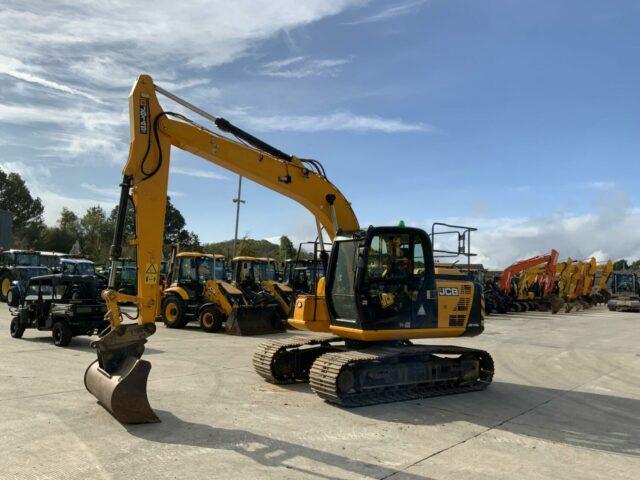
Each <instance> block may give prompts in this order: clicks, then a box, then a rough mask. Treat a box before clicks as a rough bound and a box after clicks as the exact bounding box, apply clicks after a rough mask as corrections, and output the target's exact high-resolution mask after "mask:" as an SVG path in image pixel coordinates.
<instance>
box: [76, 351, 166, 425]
mask: <svg viewBox="0 0 640 480" xmlns="http://www.w3.org/2000/svg"><path fill="white" fill-rule="evenodd" d="M150 370H151V363H149V362H147V361H146V360H141V359H140V358H136V357H135V356H128V357H126V358H125V359H124V360H123V361H122V363H121V365H120V367H119V368H118V369H117V370H116V371H114V372H113V373H111V374H109V373H107V372H106V371H104V370H103V369H102V368H100V366H99V362H98V360H96V361H95V362H93V363H92V364H91V365H89V368H87V370H86V372H85V374H84V385H85V387H87V390H89V392H91V393H92V394H93V396H94V397H96V398H97V399H98V401H99V402H100V404H101V405H102V406H103V407H104V408H106V409H107V410H108V411H109V412H111V414H112V415H113V416H114V417H115V418H116V420H118V421H119V422H120V423H156V422H159V421H160V419H159V418H158V417H157V415H156V414H155V413H154V411H153V409H152V408H151V405H149V399H148V398H147V378H148V377H149V371H150Z"/></svg>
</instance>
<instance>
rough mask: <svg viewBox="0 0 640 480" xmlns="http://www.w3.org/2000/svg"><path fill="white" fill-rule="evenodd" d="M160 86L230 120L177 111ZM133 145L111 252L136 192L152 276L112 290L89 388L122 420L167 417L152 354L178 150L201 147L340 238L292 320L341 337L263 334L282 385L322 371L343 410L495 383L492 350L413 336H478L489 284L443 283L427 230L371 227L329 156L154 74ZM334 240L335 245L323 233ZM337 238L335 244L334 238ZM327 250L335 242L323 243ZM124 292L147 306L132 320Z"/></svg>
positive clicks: (145, 85) (141, 95) (133, 114)
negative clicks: (301, 150)
mask: <svg viewBox="0 0 640 480" xmlns="http://www.w3.org/2000/svg"><path fill="white" fill-rule="evenodd" d="M157 93H160V94H162V95H164V96H166V97H168V98H170V99H171V100H173V101H175V102H177V103H179V104H180V105H182V106H183V107H184V108H186V109H188V110H191V111H193V112H195V113H197V114H198V115H200V116H202V117H204V118H205V119H207V120H209V121H211V122H212V123H213V124H214V125H215V126H216V127H217V128H218V129H219V130H221V131H223V132H227V133H230V134H232V135H234V136H236V137H237V138H238V139H239V140H240V141H234V140H231V139H230V138H227V137H225V136H222V135H220V134H218V133H214V132H213V131H211V130H210V129H209V128H206V127H204V126H202V125H199V124H197V123H195V122H194V121H193V120H191V119H189V118H187V117H186V116H184V115H183V114H179V113H174V112H170V111H165V110H163V109H162V107H161V106H160V103H159V102H158V98H157ZM129 114H130V126H131V128H130V133H131V146H130V150H129V159H128V161H127V163H126V165H125V167H124V171H123V180H122V184H121V190H120V201H119V208H118V217H117V219H116V223H115V229H114V241H113V245H112V248H111V258H112V259H117V258H119V257H120V255H121V250H122V239H123V234H124V226H125V218H126V213H127V206H128V203H129V197H131V200H132V202H133V205H134V207H135V208H134V214H135V220H136V222H135V225H136V234H135V239H134V240H133V243H134V244H135V246H136V249H135V251H136V257H137V265H138V284H137V291H136V293H135V295H127V294H124V293H121V292H118V291H116V290H115V289H114V288H113V278H112V277H110V278H109V287H108V288H107V289H106V290H105V291H104V292H103V294H102V296H103V298H104V299H105V301H106V304H107V308H108V313H107V319H108V320H109V322H110V328H109V330H108V331H107V332H105V333H104V334H103V335H102V336H101V337H100V338H99V339H98V340H97V341H95V342H93V343H92V346H93V347H94V348H95V349H96V353H97V357H98V358H97V360H96V361H95V362H94V363H92V364H91V365H90V366H89V367H88V369H87V371H86V373H85V385H86V387H87V389H88V391H89V392H91V393H92V394H93V395H94V396H95V397H96V398H98V400H99V401H100V403H101V404H102V405H103V406H104V407H105V408H106V409H107V410H108V411H109V412H111V413H112V414H113V415H114V417H115V418H116V419H118V420H119V421H120V422H122V423H145V422H156V421H159V419H158V417H157V416H156V415H155V413H154V411H153V410H152V409H151V406H150V405H149V401H148V398H147V392H146V384H147V378H148V375H149V371H150V369H151V364H150V363H149V362H148V361H146V360H143V359H142V358H141V357H142V355H143V352H144V345H145V343H146V342H147V339H148V338H149V336H151V335H152V334H153V333H154V332H155V329H156V327H155V321H156V312H157V310H158V305H159V303H160V302H161V298H162V292H161V288H160V284H159V276H158V270H159V268H160V262H161V260H162V238H163V229H164V216H165V205H166V196H167V183H168V174H169V156H170V150H171V146H172V145H173V146H175V147H178V148H181V149H183V150H186V151H189V152H191V153H193V154H195V155H197V156H200V157H202V158H204V159H206V160H208V161H210V162H212V163H214V164H216V165H218V166H221V167H223V168H226V169H228V170H230V171H232V172H234V173H236V174H239V175H242V176H243V177H245V178H246V179H248V180H252V181H254V182H256V183H258V184H261V185H263V186H265V187H267V188H269V189H271V190H273V191H275V192H278V193H281V194H282V195H285V196H287V197H289V198H291V199H293V200H294V201H296V202H298V203H299V204H301V205H302V206H304V207H306V208H307V209H308V210H309V211H310V212H311V213H312V214H313V215H314V216H315V218H316V225H317V230H318V233H319V237H320V239H322V235H323V232H324V234H326V235H327V236H328V237H329V239H331V240H333V243H332V247H331V253H330V255H329V260H328V269H327V274H326V277H325V278H324V279H321V280H320V281H319V282H318V288H317V290H316V292H314V294H313V295H306V296H299V297H298V298H297V299H296V300H295V310H294V314H293V318H292V319H290V323H291V324H292V325H293V326H294V327H296V328H300V329H304V330H310V331H313V332H322V333H329V334H330V335H329V336H328V335H326V334H324V335H320V336H316V335H307V336H304V337H294V338H288V339H282V340H271V341H269V342H267V343H264V344H262V345H261V346H260V347H259V348H258V350H257V351H256V353H255V354H254V367H255V369H256V371H257V372H258V373H259V374H260V375H261V376H262V377H264V378H265V379H267V380H269V381H271V382H274V383H288V382H296V381H308V382H310V383H311V387H312V389H313V391H315V392H316V393H317V394H318V395H319V396H320V397H321V398H324V399H326V400H328V401H329V402H333V403H336V404H339V405H343V406H349V407H352V406H359V405H369V404H375V403H380V402H389V401H395V400H405V399H411V398H422V397H431V396H434V395H444V394H453V393H463V392H473V391H478V390H483V389H485V388H486V387H487V386H488V385H489V384H490V383H491V381H492V378H493V374H494V367H493V360H492V359H491V356H490V355H489V353H487V352H485V351H483V350H478V349H473V348H468V347H459V346H447V345H441V344H439V345H424V344H413V343H411V341H410V339H413V338H444V337H458V336H475V335H479V334H480V333H482V331H483V329H484V314H483V311H482V292H481V291H480V289H478V288H476V286H475V284H474V283H473V282H471V281H468V280H465V279H464V277H462V278H461V277H460V276H458V275H450V276H448V277H440V278H438V280H437V281H436V275H435V269H434V261H433V252H432V246H431V241H430V239H429V236H428V235H427V234H426V232H425V231H424V230H421V229H418V228H411V227H404V226H397V227H396V226H392V227H373V226H370V227H368V228H367V229H364V230H363V229H361V228H360V225H359V223H358V220H357V218H356V216H355V214H354V212H353V210H352V209H351V205H350V203H349V202H348V201H347V199H346V198H345V197H344V195H343V194H342V193H341V192H340V190H338V189H337V188H336V187H335V186H334V185H333V184H332V183H331V182H330V181H329V180H328V179H327V176H326V173H325V170H324V168H323V166H322V164H320V163H319V162H317V161H316V160H311V159H302V158H298V157H295V156H291V155H288V154H286V153H284V152H282V151H280V150H278V149H276V148H274V147H272V146H270V145H268V144H266V143H265V142H263V141H262V140H259V139H257V138H256V137H254V136H253V135H251V134H249V133H247V132H245V131H243V130H241V129H240V128H238V127H236V126H234V125H232V124H231V123H230V122H228V121H227V120H225V119H223V118H216V117H214V116H212V115H210V114H208V113H206V112H204V111H202V110H201V109H199V108H197V107H195V106H193V105H191V104H190V103H188V102H186V101H185V100H183V99H181V98H179V97H177V96H175V95H174V94H172V93H171V92H168V91H167V90H164V89H162V88H161V87H159V86H157V85H154V83H153V81H152V79H151V77H149V76H147V75H142V76H140V77H139V78H138V80H137V81H136V83H135V85H134V87H133V90H132V91H131V94H130V96H129ZM320 243H321V245H324V243H323V242H322V241H321V242H320ZM321 248H323V247H321ZM323 250H324V248H323ZM123 302H132V303H134V304H135V305H136V306H137V308H138V315H137V317H135V322H134V323H131V322H127V323H125V322H123V320H124V318H123V317H127V312H125V311H123V310H121V309H120V304H121V303H123Z"/></svg>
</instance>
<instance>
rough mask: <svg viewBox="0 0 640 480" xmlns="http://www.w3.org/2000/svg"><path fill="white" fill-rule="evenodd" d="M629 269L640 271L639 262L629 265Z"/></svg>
mask: <svg viewBox="0 0 640 480" xmlns="http://www.w3.org/2000/svg"><path fill="white" fill-rule="evenodd" d="M631 269H632V270H640V260H636V261H635V262H633V263H632V264H631Z"/></svg>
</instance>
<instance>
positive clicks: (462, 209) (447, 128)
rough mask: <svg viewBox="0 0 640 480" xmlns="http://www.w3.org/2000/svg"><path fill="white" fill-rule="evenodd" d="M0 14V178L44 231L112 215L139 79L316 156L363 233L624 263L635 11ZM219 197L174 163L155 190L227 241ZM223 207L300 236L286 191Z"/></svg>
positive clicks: (63, 9) (305, 218)
mask: <svg viewBox="0 0 640 480" xmlns="http://www.w3.org/2000/svg"><path fill="white" fill-rule="evenodd" d="M0 3H1V4H2V6H1V8H0V45H2V48H1V49H0V168H2V169H4V170H6V171H16V172H18V173H20V174H21V175H23V176H24V177H25V179H26V181H27V183H28V186H29V187H30V188H31V190H32V192H33V193H34V194H36V195H38V196H39V197H41V198H42V200H43V202H44V204H45V219H46V221H47V223H48V224H51V225H52V224H54V223H55V221H56V219H57V217H58V215H59V213H60V210H61V209H62V207H63V206H66V207H68V208H70V209H72V210H74V211H76V212H77V213H79V214H82V213H83V212H84V211H85V210H86V209H87V208H88V207H90V206H92V205H96V204H98V205H102V206H103V207H105V208H106V209H108V210H110V209H111V208H112V206H113V205H114V204H115V203H116V201H117V196H118V183H119V181H120V179H121V169H122V166H123V165H124V162H125V161H126V157H127V151H128V142H129V138H128V135H129V130H128V124H127V122H128V117H127V109H128V103H127V96H128V93H129V91H130V89H131V86H132V85H133V83H134V81H135V79H136V77H137V76H138V75H139V74H141V73H148V74H150V75H151V76H152V77H153V78H154V81H155V82H156V83H157V84H158V85H160V86H162V87H164V88H166V89H168V90H170V91H172V92H174V93H176V94H178V95H179V96H181V97H182V98H185V99H187V100H189V101H190V102H191V103H194V104H196V105H198V106H199V107H200V108H202V109H203V110H206V111H208V112H209V113H211V114H213V115H215V116H224V117H225V118H227V119H228V120H230V121H232V122H233V123H235V124H237V125H238V126H240V127H242V128H244V129H245V130H248V131H250V132H252V133H253V134H255V135H257V136H259V137H260V138H262V139H264V140H265V141H267V142H268V143H271V144H273V145H275V146H277V147H278V148H280V149H281V150H283V151H286V152H288V153H291V154H295V155H297V156H300V157H304V158H315V159H317V160H319V161H321V162H322V163H323V165H324V166H325V169H326V171H327V174H328V177H329V178H330V180H331V181H332V182H333V183H334V184H336V185H337V186H338V187H339V188H340V189H341V190H342V191H343V193H344V194H345V195H346V197H347V198H348V199H349V201H351V202H352V205H353V208H354V210H355V212H356V214H357V215H358V218H359V220H360V224H361V225H362V226H367V225H369V224H373V225H396V224H398V222H399V221H400V220H404V222H405V223H406V224H407V225H414V226H419V227H422V228H425V229H427V230H428V229H430V228H431V224H432V223H433V222H436V221H440V222H449V223H456V224H464V225H471V226H474V227H477V228H478V232H476V233H475V234H474V236H473V239H472V243H473V250H474V251H475V252H476V253H478V257H477V259H478V260H479V261H482V262H483V263H485V264H486V265H487V266H490V267H504V266H505V265H508V264H510V263H511V262H513V261H514V260H516V259H518V258H523V257H527V256H531V255H535V254H540V253H545V252H548V251H549V250H550V249H551V248H555V249H557V250H558V251H559V252H560V255H561V257H566V256H571V257H573V258H586V257H589V256H592V255H595V256H596V257H597V258H598V259H604V258H607V257H611V258H614V259H615V258H621V257H626V258H630V259H638V258H640V189H639V188H638V185H639V182H638V180H639V170H640V168H639V167H638V164H639V162H638V158H639V154H640V135H638V133H639V132H640V93H639V90H638V85H640V62H639V61H638V59H639V58H640V35H638V32H639V31H640V2H637V1H631V0H630V1H624V0H612V1H609V2H602V1H595V0H580V1H578V0H576V1H572V0H565V1H562V2H551V1H546V2H545V1H539V0H537V1H534V0H499V1H495V0H494V1H486V0H399V1H382V0H370V1H366V0H306V1H304V2H300V1H298V0H253V1H249V0H236V1H234V2H228V1H213V0H196V1H184V2H175V1H164V0H154V1H153V2H150V1H149V2H147V1H138V2H135V4H136V8H135V9H134V8H132V7H131V5H132V3H131V2H126V1H110V2H104V1H102V0H100V1H94V0H84V1H81V0H74V1H51V0H49V1H44V0H42V1H39V0H20V1H14V0H0ZM161 102H162V103H163V105H164V106H165V107H166V108H167V109H169V108H170V107H174V106H173V105H172V104H171V102H170V101H168V100H165V99H161ZM197 120H198V121H203V120H201V119H197ZM236 189H237V177H236V176H234V175H233V174H231V173H230V172H228V171H225V170H223V169H221V168H219V167H217V166H215V165H213V164H210V163H208V162H206V161H204V160H202V159H200V158H196V157H193V156H190V155H189V154H187V153H184V152H180V151H179V150H177V149H174V151H173V152H172V157H171V176H170V185H169V190H170V195H171V200H172V202H173V203H174V204H175V205H176V206H177V207H178V208H179V209H180V210H181V212H182V213H183V214H184V216H185V218H186V220H187V227H188V228H189V229H191V230H193V231H195V232H196V233H197V234H198V235H199V236H200V239H201V240H202V241H219V240H225V239H229V238H232V237H233V228H234V221H235V207H234V204H233V202H232V199H233V198H234V197H235V195H236ZM243 199H244V200H246V202H247V203H246V204H245V205H243V207H242V211H241V217H240V235H241V236H244V235H248V236H250V237H252V238H267V239H275V238H278V237H279V236H280V235H283V234H286V235H289V236H290V237H291V238H292V239H293V240H294V242H298V241H304V240H310V239H312V238H314V237H315V223H314V219H313V217H312V216H311V214H310V213H309V212H307V211H306V210H305V209H303V208H302V207H300V206H298V205H296V204H294V203H292V202H291V200H289V199H286V198H284V197H281V196H279V195H278V194H276V193H273V192H271V191H269V190H267V189H265V188H263V187H261V186H258V185H256V184H252V183H250V182H245V183H244V184H243Z"/></svg>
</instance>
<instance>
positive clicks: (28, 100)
mask: <svg viewBox="0 0 640 480" xmlns="http://www.w3.org/2000/svg"><path fill="white" fill-rule="evenodd" d="M361 3H363V0H308V1H305V2H299V1H297V0H281V1H278V2H272V1H271V0H238V1H234V2H228V1H226V0H193V1H190V2H187V3H184V2H183V3H180V2H175V1H173V0H153V1H151V0H141V1H139V2H136V8H137V9H138V10H139V11H144V12H145V15H144V16H142V17H140V16H139V15H134V14H132V10H131V2H127V1H124V0H114V1H110V2H103V1H101V0H83V1H77V2H68V1H51V2H45V1H42V0H20V1H18V0H5V1H4V2H3V3H2V8H1V9H0V45H2V56H1V57H0V103H2V104H5V105H2V109H1V110H0V121H2V122H5V123H12V124H20V125H24V126H25V127H27V126H29V127H32V128H34V129H35V128H38V129H42V125H43V124H51V127H48V128H49V129H54V128H55V129H56V130H60V129H61V125H65V124H66V125H69V122H72V123H73V132H64V133H67V135H66V136H59V137H57V139H56V142H55V143H54V144H53V145H51V147H52V148H51V152H50V153H51V155H57V154H62V155H67V156H80V155H82V156H85V157H87V158H93V161H96V162H98V161H100V160H101V158H100V156H107V157H112V158H115V157H119V160H118V161H119V162H122V161H123V160H122V157H121V156H120V154H121V153H122V151H123V146H124V151H125V152H126V142H121V141H122V139H126V138H127V137H128V135H127V134H126V132H127V130H126V122H127V117H126V107H127V104H126V101H125V97H126V93H127V91H128V89H129V88H130V87H131V85H132V83H133V81H134V80H135V77H136V76H137V75H139V74H140V73H144V72H147V73H150V74H152V75H153V76H154V78H155V79H156V80H157V81H158V83H159V84H161V85H164V86H166V88H169V89H173V90H176V91H179V90H186V89H194V88H195V89H197V88H207V86H208V85H209V83H210V81H211V78H210V71H209V67H212V66H218V65H222V64H225V63H228V62H231V61H234V60H236V59H238V58H240V57H242V56H244V55H246V54H247V53H248V52H249V51H250V50H251V49H252V48H254V47H255V46H256V44H257V43H258V42H260V41H262V40H265V39H267V38H270V37H273V36H274V35H276V34H278V33H279V32H282V31H286V30H289V29H295V28H297V27H301V26H304V25H307V24H310V23H313V22H316V21H318V20H320V19H323V18H326V17H328V16H331V15H335V14H338V13H340V12H342V11H344V10H345V9H347V8H349V7H351V6H353V5H358V4H361ZM256 12H259V14H257V13H256ZM11 82H12V83H11ZM25 82H26V83H25ZM22 85H28V87H24V86H22ZM5 87H6V88H5ZM34 89H35V91H34ZM10 93H11V94H12V95H10ZM13 94H15V95H13ZM217 94H219V91H218V90H217V89H215V88H213V87H208V89H207V95H208V98H209V99H210V98H212V95H213V96H216V95H217ZM3 97H4V98H3ZM84 99H90V101H89V102H85V103H86V104H85V105H83V103H82V100H84ZM79 100H80V101H79ZM78 111H80V112H82V115H80V116H78V117H74V115H73V114H74V113H76V112H78ZM123 114H124V118H122V115H123ZM105 117H109V118H112V119H114V120H117V122H118V125H117V126H113V125H111V126H109V125H103V127H104V128H100V129H99V130H97V129H92V128H91V121H92V118H98V119H100V118H102V119H104V118H105ZM76 118H80V119H82V120H83V121H82V122H78V121H75V119H76ZM111 127H112V128H111ZM96 137H98V138H96ZM116 142H118V145H114V144H115V143H116Z"/></svg>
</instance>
